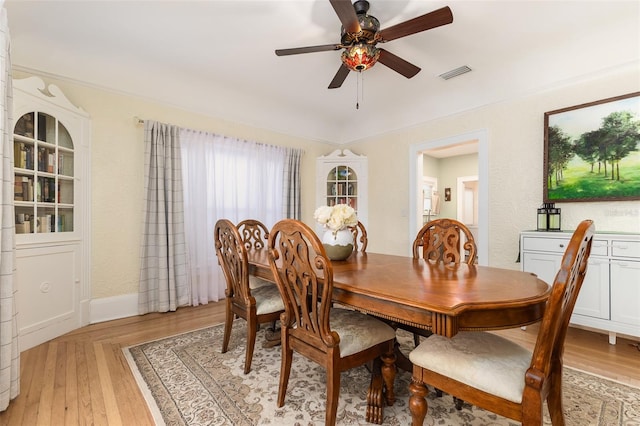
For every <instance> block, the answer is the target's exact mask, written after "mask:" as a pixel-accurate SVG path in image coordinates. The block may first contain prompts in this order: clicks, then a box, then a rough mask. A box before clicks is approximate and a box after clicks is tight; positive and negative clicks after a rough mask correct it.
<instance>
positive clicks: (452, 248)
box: [397, 218, 477, 346]
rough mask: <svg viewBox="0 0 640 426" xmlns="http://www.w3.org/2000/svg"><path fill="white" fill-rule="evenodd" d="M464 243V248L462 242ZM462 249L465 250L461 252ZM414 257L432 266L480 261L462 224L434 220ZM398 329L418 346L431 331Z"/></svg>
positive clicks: (417, 242) (424, 229) (418, 242)
mask: <svg viewBox="0 0 640 426" xmlns="http://www.w3.org/2000/svg"><path fill="white" fill-rule="evenodd" d="M461 239H462V241H463V243H462V244H460V241H461ZM461 248H462V250H461ZM413 257H414V258H416V259H419V258H422V259H425V260H428V261H430V262H445V263H463V262H464V263H468V264H470V265H472V264H474V263H476V261H477V248H476V242H475V240H474V238H473V234H472V233H471V231H470V230H469V228H467V227H466V226H465V225H464V224H463V223H462V222H459V221H457V220H454V219H447V218H442V219H434V220H431V221H429V222H427V223H426V224H425V225H424V226H423V227H422V228H421V229H420V230H419V231H418V234H417V235H416V238H415V240H414V241H413ZM397 326H398V328H401V329H403V330H406V331H409V332H411V333H413V341H414V344H415V346H418V345H419V344H420V336H422V337H429V336H430V335H431V331H429V330H423V329H421V328H418V327H413V326H410V325H405V324H397Z"/></svg>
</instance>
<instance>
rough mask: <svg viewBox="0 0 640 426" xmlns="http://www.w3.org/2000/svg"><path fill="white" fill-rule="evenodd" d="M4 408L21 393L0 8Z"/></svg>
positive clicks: (9, 91)
mask: <svg viewBox="0 0 640 426" xmlns="http://www.w3.org/2000/svg"><path fill="white" fill-rule="evenodd" d="M0 46H1V47H0V130H1V131H0V137H2V143H1V144H0V150H1V151H2V153H1V154H2V187H0V198H1V207H0V208H2V215H1V217H0V411H4V410H6V409H7V407H8V406H9V401H11V400H12V399H14V398H15V397H17V396H18V394H19V393H20V350H19V347H18V323H17V320H16V313H17V310H16V300H15V294H16V285H15V280H14V272H15V248H16V246H15V227H14V222H13V220H14V217H15V211H14V207H13V189H12V188H13V179H14V177H13V88H12V83H11V59H10V56H9V52H10V49H9V46H10V38H9V26H8V24H7V11H6V9H5V8H4V7H2V9H0Z"/></svg>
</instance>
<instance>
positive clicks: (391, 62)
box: [378, 49, 420, 78]
mask: <svg viewBox="0 0 640 426" xmlns="http://www.w3.org/2000/svg"><path fill="white" fill-rule="evenodd" d="M378 62H380V63H381V64H383V65H386V66H388V67H389V68H391V69H392V70H394V71H395V72H398V73H400V74H402V75H404V76H405V77H407V78H411V77H413V76H414V75H416V74H418V73H419V72H420V68H418V67H417V66H415V65H413V64H412V63H410V62H407V61H405V60H404V59H402V58H401V57H399V56H396V55H394V54H393V53H391V52H389V51H388V50H384V49H380V57H379V58H378Z"/></svg>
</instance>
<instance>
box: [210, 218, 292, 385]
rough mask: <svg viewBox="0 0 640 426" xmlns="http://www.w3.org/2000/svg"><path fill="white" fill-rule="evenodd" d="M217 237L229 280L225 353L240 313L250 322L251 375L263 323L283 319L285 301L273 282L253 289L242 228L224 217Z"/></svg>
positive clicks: (247, 357)
mask: <svg viewBox="0 0 640 426" xmlns="http://www.w3.org/2000/svg"><path fill="white" fill-rule="evenodd" d="M214 240H215V245H216V254H217V256H218V263H219V264H220V267H221V268H222V272H223V273H224V277H225V280H226V282H227V289H226V292H225V294H226V301H227V304H226V316H225V322H224V338H223V341H222V353H225V352H227V349H228V348H229V340H230V338H231V328H232V327H233V322H234V319H235V318H236V316H237V317H240V318H243V319H244V320H245V321H246V322H247V347H246V354H245V361H244V374H247V373H248V372H249V371H250V370H251V360H252V359H253V349H254V347H255V343H256V334H257V332H258V327H259V325H260V324H263V323H266V322H271V323H273V322H274V321H276V320H277V319H278V318H280V314H281V313H282V312H284V303H283V301H282V298H281V297H280V293H279V291H278V288H277V287H276V286H275V285H273V284H271V285H263V286H259V287H256V288H250V286H249V263H248V260H247V248H246V247H245V245H244V243H243V241H242V239H241V238H240V233H239V232H238V229H237V228H236V227H235V225H234V224H233V223H231V221H229V220H226V219H220V220H218V221H217V222H216V226H215V230H214Z"/></svg>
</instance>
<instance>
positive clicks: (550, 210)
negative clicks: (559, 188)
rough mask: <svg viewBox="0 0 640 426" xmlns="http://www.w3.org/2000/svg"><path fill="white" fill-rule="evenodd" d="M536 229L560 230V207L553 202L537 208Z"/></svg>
mask: <svg viewBox="0 0 640 426" xmlns="http://www.w3.org/2000/svg"><path fill="white" fill-rule="evenodd" d="M538 231H560V208H559V207H556V206H555V204H554V203H544V204H542V207H540V208H538Z"/></svg>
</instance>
